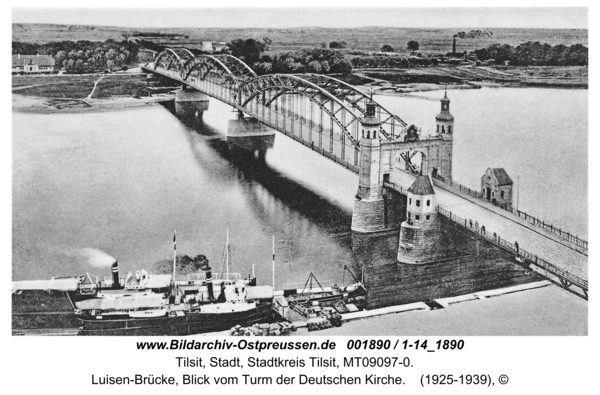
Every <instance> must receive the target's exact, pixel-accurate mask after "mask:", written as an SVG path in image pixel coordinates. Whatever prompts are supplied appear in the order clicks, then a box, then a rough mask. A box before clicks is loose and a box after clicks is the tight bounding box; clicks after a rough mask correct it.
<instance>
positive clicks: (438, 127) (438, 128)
mask: <svg viewBox="0 0 600 395" xmlns="http://www.w3.org/2000/svg"><path fill="white" fill-rule="evenodd" d="M437 132H438V133H439V132H440V125H437Z"/></svg>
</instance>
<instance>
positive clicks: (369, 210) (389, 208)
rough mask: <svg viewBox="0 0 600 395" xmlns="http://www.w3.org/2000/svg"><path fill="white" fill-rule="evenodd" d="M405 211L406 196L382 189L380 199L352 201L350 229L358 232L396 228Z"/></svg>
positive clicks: (398, 226) (373, 231)
mask: <svg viewBox="0 0 600 395" xmlns="http://www.w3.org/2000/svg"><path fill="white" fill-rule="evenodd" d="M405 212H406V197H404V196H402V195H400V194H399V193H397V192H395V191H391V190H387V189H384V192H383V196H382V197H381V198H380V199H376V200H364V199H363V200H360V199H356V200H355V201H354V210H353V212H352V230H353V231H354V232H359V233H375V232H386V231H390V230H395V229H398V228H400V223H401V222H402V219H403V216H404V215H403V213H405Z"/></svg>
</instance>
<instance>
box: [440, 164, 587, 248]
mask: <svg viewBox="0 0 600 395" xmlns="http://www.w3.org/2000/svg"><path fill="white" fill-rule="evenodd" d="M432 178H433V179H434V184H435V183H436V181H439V182H442V183H443V184H444V185H447V186H450V187H452V188H454V189H456V190H457V191H460V192H463V193H466V194H468V195H469V196H471V197H473V198H476V199H480V200H482V201H484V202H486V203H488V201H487V200H485V198H484V194H483V192H479V191H475V190H473V189H471V188H469V187H466V186H464V185H462V184H460V183H458V182H454V181H449V180H445V179H444V178H443V177H441V176H439V175H432ZM505 211H508V212H509V213H512V214H514V215H516V216H517V217H519V218H522V219H524V220H526V221H527V222H529V223H530V224H531V225H533V226H536V227H538V228H541V229H544V230H545V231H548V232H550V233H552V234H554V235H556V236H558V237H560V238H561V239H563V240H565V241H568V242H570V243H572V244H574V245H575V247H577V248H576V249H578V250H583V251H580V252H585V253H587V250H588V242H587V240H584V239H581V238H579V237H577V236H575V235H573V234H571V233H569V232H566V231H564V230H562V229H560V228H558V227H556V226H554V225H552V224H548V223H546V222H544V221H543V220H540V219H539V218H536V217H534V216H532V215H529V214H527V213H526V212H524V211H520V210H517V209H515V208H513V209H512V210H506V209H505Z"/></svg>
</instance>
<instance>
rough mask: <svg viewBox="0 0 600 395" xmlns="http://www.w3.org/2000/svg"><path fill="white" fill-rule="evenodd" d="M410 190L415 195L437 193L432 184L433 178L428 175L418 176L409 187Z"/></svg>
mask: <svg viewBox="0 0 600 395" xmlns="http://www.w3.org/2000/svg"><path fill="white" fill-rule="evenodd" d="M408 192H410V193H412V194H414V195H433V194H435V191H434V190H433V185H431V180H430V179H429V177H428V176H418V177H417V178H416V180H415V182H413V183H412V185H411V186H410V188H408Z"/></svg>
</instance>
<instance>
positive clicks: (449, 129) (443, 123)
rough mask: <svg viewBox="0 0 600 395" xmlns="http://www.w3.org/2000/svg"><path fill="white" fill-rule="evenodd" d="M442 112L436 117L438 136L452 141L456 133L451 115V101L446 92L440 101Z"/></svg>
mask: <svg viewBox="0 0 600 395" xmlns="http://www.w3.org/2000/svg"><path fill="white" fill-rule="evenodd" d="M440 103H441V105H442V110H441V112H440V113H439V114H438V115H437V116H436V117H435V122H436V131H437V134H438V135H439V136H440V137H442V138H443V139H444V140H451V139H452V133H454V117H453V116H452V114H450V99H448V93H447V92H446V90H444V97H443V98H442V100H440Z"/></svg>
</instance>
